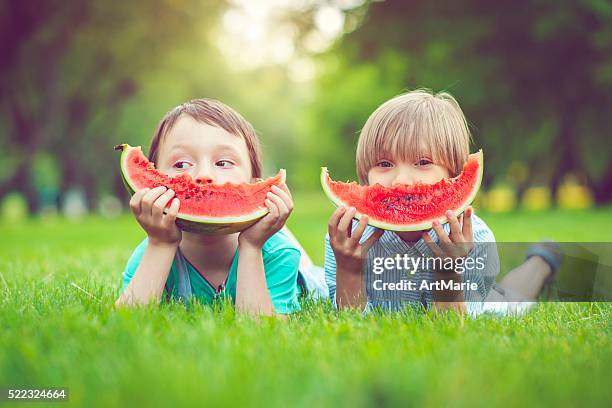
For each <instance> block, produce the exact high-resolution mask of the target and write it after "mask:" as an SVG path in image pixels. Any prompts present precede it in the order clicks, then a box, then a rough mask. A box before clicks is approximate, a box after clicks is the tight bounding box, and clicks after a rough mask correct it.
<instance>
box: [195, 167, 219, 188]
mask: <svg viewBox="0 0 612 408" xmlns="http://www.w3.org/2000/svg"><path fill="white" fill-rule="evenodd" d="M194 178H195V181H196V183H204V184H210V183H214V182H215V179H214V177H213V174H212V171H211V169H209V168H208V166H199V167H198V168H197V170H196V175H195V177H194Z"/></svg>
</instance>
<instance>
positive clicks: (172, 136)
mask: <svg viewBox="0 0 612 408" xmlns="http://www.w3.org/2000/svg"><path fill="white" fill-rule="evenodd" d="M215 147H228V148H234V149H238V150H242V149H244V150H245V151H246V149H247V147H246V142H245V140H244V138H242V137H240V136H238V135H235V134H233V133H230V132H228V131H227V130H225V129H223V128H221V127H219V126H215V125H210V124H208V123H204V122H200V121H197V120H195V119H193V118H191V117H189V116H182V117H181V118H179V119H178V120H177V122H176V123H175V124H174V126H172V127H171V128H170V129H169V130H168V131H167V132H166V134H165V135H163V137H162V140H161V141H160V153H161V154H163V153H167V152H170V151H171V150H174V149H180V148H183V149H189V148H191V149H199V148H215Z"/></svg>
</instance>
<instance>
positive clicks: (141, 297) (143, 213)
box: [115, 187, 182, 306]
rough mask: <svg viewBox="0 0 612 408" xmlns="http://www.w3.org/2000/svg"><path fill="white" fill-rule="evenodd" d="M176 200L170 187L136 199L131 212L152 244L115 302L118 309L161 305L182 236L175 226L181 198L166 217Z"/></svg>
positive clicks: (145, 191) (140, 193) (139, 194)
mask: <svg viewBox="0 0 612 408" xmlns="http://www.w3.org/2000/svg"><path fill="white" fill-rule="evenodd" d="M172 197H174V191H172V190H168V189H167V188H166V187H156V188H154V189H152V190H151V189H143V190H140V191H138V192H136V193H135V194H134V195H133V196H132V199H131V200H130V208H131V210H132V212H133V213H134V216H135V217H136V220H137V221H138V223H139V224H140V225H141V226H142V228H143V229H144V230H145V231H146V233H147V235H148V237H149V240H148V241H149V242H148V245H147V248H146V249H145V252H144V254H143V256H142V259H141V260H140V263H139V264H138V268H137V269H136V272H135V273H134V277H133V278H132V280H131V281H130V283H129V285H128V286H127V288H125V290H124V291H123V293H121V295H120V296H119V299H117V301H116V302H115V305H116V306H120V305H134V304H147V303H149V302H150V301H151V300H152V299H153V300H154V301H155V302H156V303H158V302H159V301H160V299H161V295H162V293H163V290H164V286H165V284H166V280H167V279H168V274H169V273H170V268H171V266H172V260H173V259H174V255H175V253H176V249H177V247H178V245H179V243H180V242H181V236H182V234H181V230H180V229H179V228H178V227H177V226H176V224H175V220H176V215H177V213H178V209H179V204H180V203H179V200H178V199H177V198H175V199H174V200H172V204H171V205H170V207H169V208H168V210H167V213H166V214H164V209H165V208H166V205H167V204H168V202H170V200H171V199H172Z"/></svg>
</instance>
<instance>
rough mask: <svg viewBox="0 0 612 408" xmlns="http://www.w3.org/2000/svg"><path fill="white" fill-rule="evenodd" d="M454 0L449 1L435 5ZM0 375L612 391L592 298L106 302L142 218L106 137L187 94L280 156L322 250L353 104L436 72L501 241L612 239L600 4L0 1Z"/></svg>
mask: <svg viewBox="0 0 612 408" xmlns="http://www.w3.org/2000/svg"><path fill="white" fill-rule="evenodd" d="M447 3H448V4H447ZM0 33H1V38H2V39H3V41H2V42H1V44H0V47H1V51H0V56H1V58H0V247H1V248H2V250H1V251H0V327H1V330H0V388H2V387H17V386H19V387H26V386H27V387H68V388H69V393H70V394H69V395H70V397H69V398H70V402H71V403H72V404H75V405H84V406H109V405H118V404H120V403H122V404H129V403H146V404H147V405H151V406H156V405H159V406H166V405H169V404H171V403H183V404H191V405H196V404H197V405H202V404H210V405H239V406H248V405H262V404H264V403H265V404H269V405H271V406H287V405H290V406H311V405H313V404H317V405H325V406H331V405H352V406H369V405H381V406H386V405H393V406H395V405H406V404H408V403H416V404H422V405H426V406H439V405H448V406H465V405H470V406H502V405H522V404H531V405H556V406H575V405H578V404H580V405H585V406H608V404H609V401H610V400H611V399H612V391H611V389H610V383H611V382H612V376H611V375H610V370H609V367H610V366H611V365H612V341H611V336H612V328H611V325H610V314H611V312H612V308H611V307H610V305H609V304H608V303H571V304H570V303H548V304H542V305H540V306H539V307H537V308H536V309H535V310H533V311H532V312H530V313H529V314H528V315H526V316H524V317H521V318H516V317H511V318H504V319H499V318H495V317H482V318H478V319H463V318H461V317H459V316H456V315H444V316H431V315H427V314H411V313H404V314H391V315H386V316H361V315H360V314H359V313H356V312H355V313H354V312H341V313H336V312H333V311H332V310H331V308H330V307H329V305H325V304H322V305H321V304H319V305H306V306H305V307H304V311H303V312H301V313H300V314H298V315H297V316H295V317H294V318H292V319H290V320H289V321H287V322H281V321H278V320H275V319H261V320H259V321H255V320H252V319H248V318H246V317H244V316H239V315H235V314H234V312H233V310H232V308H231V307H225V306H220V307H218V308H215V309H210V308H206V307H203V306H198V305H195V306H194V307H191V308H186V307H185V306H183V305H181V304H165V305H162V306H160V307H149V308H142V309H137V310H115V309H114V308H113V301H114V300H115V299H116V297H117V294H118V290H119V284H120V275H121V272H122V270H123V267H124V265H125V262H126V261H127V259H128V257H129V255H130V253H131V251H132V250H133V248H134V247H135V246H136V245H137V244H138V243H139V242H140V240H141V239H142V238H143V232H142V230H140V228H139V226H138V225H137V223H136V222H135V220H134V219H133V217H132V216H131V215H130V214H129V212H128V209H127V200H128V196H127V193H126V192H125V190H124V187H123V184H122V182H121V179H120V176H119V166H118V159H119V157H118V154H117V152H115V151H114V150H113V146H114V145H115V144H118V143H129V144H131V145H142V146H143V148H144V149H145V150H146V148H147V147H148V142H149V140H150V138H151V136H152V134H153V131H154V130H155V128H156V126H157V123H158V121H159V119H160V118H161V117H162V116H163V114H164V113H165V112H166V111H168V110H169V109H171V108H172V107H174V106H176V105H178V104H180V103H182V102H184V101H186V100H189V99H192V98H196V97H210V98H215V99H220V100H222V101H223V102H225V103H227V104H229V105H230V106H232V107H234V108H236V109H237V110H238V111H239V112H241V113H242V114H243V115H244V116H245V117H246V118H247V119H248V120H249V121H251V123H253V124H254V126H255V128H256V129H257V131H258V134H259V136H260V137H261V140H262V142H263V146H264V164H265V173H266V175H272V174H274V173H276V171H277V170H278V169H279V168H285V169H287V174H288V184H289V186H290V188H291V189H292V191H293V193H294V201H295V210H294V213H293V214H292V216H291V218H290V220H289V227H290V228H291V230H292V231H293V232H294V234H295V235H296V236H297V237H298V238H299V239H300V241H301V242H302V244H303V246H304V247H305V248H306V250H307V251H308V252H309V254H311V257H312V258H313V259H314V261H315V262H316V263H318V264H322V260H323V237H324V235H325V232H326V223H327V219H328V217H329V215H330V213H331V212H332V209H333V207H332V205H331V203H329V202H328V200H327V199H326V198H325V197H324V195H323V193H322V191H321V189H320V186H319V184H318V175H319V168H320V167H321V166H328V167H329V168H330V171H331V172H332V175H333V177H334V178H336V179H341V180H349V179H350V180H355V179H356V175H355V168H354V158H355V146H356V140H357V136H358V132H359V130H360V128H361V126H362V125H363V124H364V122H365V120H366V119H367V117H368V115H369V114H370V113H371V112H372V111H373V110H374V109H375V108H376V107H377V106H378V105H379V104H381V103H382V102H384V101H385V100H387V99H389V98H390V97H392V96H395V95H397V94H399V93H401V92H403V91H406V90H410V89H415V88H421V87H424V88H430V89H432V90H434V91H442V90H446V91H449V92H451V93H452V94H453V95H454V96H455V97H456V98H457V99H458V101H459V103H460V104H461V106H462V108H463V109H464V112H465V114H466V116H467V117H468V119H469V121H470V125H471V130H472V134H473V140H474V143H473V147H472V151H475V150H477V149H479V148H482V149H483V150H484V152H485V180H484V184H483V187H482V189H481V192H480V193H479V196H478V198H477V202H476V204H475V206H476V211H477V213H478V214H479V215H480V216H481V217H482V218H483V219H484V220H485V221H486V222H487V223H488V224H489V226H490V227H491V228H492V230H493V231H494V233H495V235H496V238H497V239H498V241H501V242H512V241H523V242H524V241H537V240H540V239H542V238H550V239H555V240H558V241H578V242H607V241H610V230H611V227H612V205H611V204H612V160H611V159H610V157H611V154H612V148H611V144H610V142H609V139H610V137H611V136H612V134H611V128H610V125H609V123H610V119H609V116H610V115H609V112H612V92H610V91H611V89H612V4H610V2H608V1H606V0H580V1H573V2H569V1H568V2H557V1H545V0H539V1H535V0H534V1H525V0H515V1H496V2H490V1H482V0H461V1H453V2H435V1H374V2H368V1H364V0H328V1H323V0H296V1H289V0H265V1H264V0H260V1H248V0H240V1H239V0H234V1H225V2H224V1H210V2H200V1H195V0H147V1H144V0H134V1H128V2H93V1H56V0H47V1H34V0H31V1H23V2H17V1H11V0H0Z"/></svg>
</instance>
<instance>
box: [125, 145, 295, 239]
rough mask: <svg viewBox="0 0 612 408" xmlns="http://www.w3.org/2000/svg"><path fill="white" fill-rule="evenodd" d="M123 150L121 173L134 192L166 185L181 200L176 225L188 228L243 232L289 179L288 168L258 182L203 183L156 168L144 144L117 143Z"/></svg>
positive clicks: (218, 232)
mask: <svg viewBox="0 0 612 408" xmlns="http://www.w3.org/2000/svg"><path fill="white" fill-rule="evenodd" d="M115 149H116V150H121V151H122V153H121V159H120V164H121V176H122V178H123V182H124V184H125V186H126V187H127V189H128V191H129V192H130V194H134V193H135V192H136V191H138V190H141V189H143V188H147V187H148V188H155V187H158V186H166V187H168V188H170V189H172V190H174V192H175V194H176V197H177V198H178V199H179V200H180V207H179V213H178V216H177V217H176V224H177V225H178V226H179V228H181V229H182V230H185V231H190V232H197V233H202V234H232V233H234V232H239V231H242V230H244V229H246V228H248V227H250V226H251V225H253V224H254V223H256V222H257V221H258V220H259V219H260V218H262V217H264V216H265V215H266V214H267V213H268V208H267V207H266V206H265V204H264V201H265V199H266V194H267V193H268V192H269V191H270V189H271V188H272V186H274V185H276V186H279V185H281V184H282V183H284V182H285V170H283V169H281V170H280V171H279V172H278V174H277V175H276V176H274V177H270V178H269V179H267V180H262V181H258V182H255V183H242V184H233V183H225V184H200V183H197V182H196V181H195V180H194V179H193V178H192V177H191V176H190V175H188V174H186V173H183V174H181V175H178V176H175V177H169V176H168V175H166V174H164V173H162V172H160V171H159V170H157V169H155V165H154V164H153V163H151V162H150V161H149V160H148V159H147V158H146V157H145V155H144V154H143V153H142V150H141V149H140V146H138V147H132V146H130V145H127V144H122V145H118V146H115Z"/></svg>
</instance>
